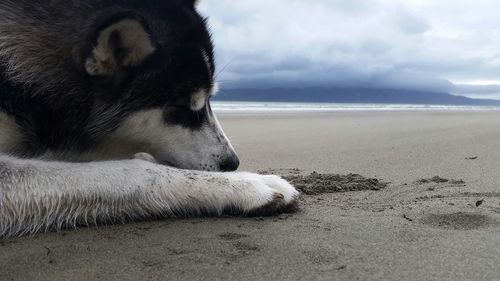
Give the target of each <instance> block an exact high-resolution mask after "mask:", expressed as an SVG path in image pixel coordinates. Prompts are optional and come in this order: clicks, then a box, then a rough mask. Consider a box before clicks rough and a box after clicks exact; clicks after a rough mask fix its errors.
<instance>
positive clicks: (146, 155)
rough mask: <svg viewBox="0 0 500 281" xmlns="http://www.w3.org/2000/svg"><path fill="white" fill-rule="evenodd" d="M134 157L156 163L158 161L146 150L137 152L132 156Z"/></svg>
mask: <svg viewBox="0 0 500 281" xmlns="http://www.w3.org/2000/svg"><path fill="white" fill-rule="evenodd" d="M132 159H139V160H144V161H148V162H151V163H155V164H156V163H157V162H156V159H155V158H154V157H153V155H151V154H149V153H146V152H141V153H137V154H135V155H134V157H132Z"/></svg>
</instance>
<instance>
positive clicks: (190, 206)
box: [0, 157, 299, 236]
mask: <svg viewBox="0 0 500 281" xmlns="http://www.w3.org/2000/svg"><path fill="white" fill-rule="evenodd" d="M298 194H299V193H298V192H297V191H296V190H295V188H293V187H292V186H291V185H290V184H288V183H287V182H286V181H284V180H282V179H281V178H279V177H276V176H261V175H256V174H250V173H210V172H196V171H186V170H179V169H175V168H170V167H165V166H162V165H158V164H155V163H152V162H149V161H144V160H139V159H135V160H128V161H111V162H94V163H61V162H45V161H33V160H20V159H13V158H7V157H0V236H9V235H20V234H29V233H35V232H39V231H48V230H53V229H60V228H65V227H74V226H77V225H89V224H95V223H99V222H116V221H125V220H129V219H141V218H145V217H168V216H191V215H200V214H214V215H221V214H224V213H225V212H230V213H233V214H234V213H240V214H257V215H260V214H273V213H277V212H281V211H284V210H286V209H287V208H288V207H289V206H290V205H292V204H293V203H294V201H295V200H296V199H297V196H298Z"/></svg>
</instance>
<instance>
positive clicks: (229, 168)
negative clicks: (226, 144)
mask: <svg viewBox="0 0 500 281" xmlns="http://www.w3.org/2000/svg"><path fill="white" fill-rule="evenodd" d="M239 166H240V159H238V156H236V155H233V156H230V157H228V158H226V159H225V160H224V161H222V163H221V164H220V166H219V168H220V170H221V171H222V172H233V171H236V170H238V167H239Z"/></svg>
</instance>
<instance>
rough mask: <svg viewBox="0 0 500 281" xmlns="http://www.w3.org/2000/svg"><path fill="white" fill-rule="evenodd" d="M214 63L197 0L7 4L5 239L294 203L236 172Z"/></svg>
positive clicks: (1, 177) (0, 175)
mask: <svg viewBox="0 0 500 281" xmlns="http://www.w3.org/2000/svg"><path fill="white" fill-rule="evenodd" d="M213 57H214V55H213V46H212V41H211V39H210V34H209V32H208V30H207V27H206V20H205V19H204V18H202V17H201V16H200V15H199V14H198V13H197V11H196V1H194V0H143V1H136V0H85V1H81V0H44V1H41V0H2V1H0V155H1V156H0V237H6V236H13V235H23V234H32V233H36V232H40V231H50V230H57V229H61V228H67V227H76V226H79V225H94V224H97V223H101V222H106V223H110V222H111V223H112V222H123V221H129V220H135V219H143V218H149V217H172V216H192V215H202V214H203V215H221V214H224V213H231V214H249V215H264V214H275V213H279V212H283V211H286V210H287V209H288V208H289V207H290V206H293V205H294V202H295V201H296V198H297V196H298V192H297V191H296V189H295V188H294V187H292V186H291V185H290V184H289V183H287V182H286V181H284V180H282V179H281V178H279V177H277V176H261V175H256V174H250V173H235V172H233V171H235V170H236V169H237V168H238V165H239V160H238V158H237V156H236V154H235V152H234V149H233V147H232V146H231V144H230V143H229V140H228V139H227V137H226V136H225V134H224V133H223V131H222V129H221V127H220V125H219V123H218V121H217V119H216V117H215V116H214V114H213V112H212V110H211V108H210V97H211V96H212V95H213V94H214V93H215V91H216V86H215V84H216V83H215V81H214V76H215V75H214V73H215V71H216V70H215V65H214V58H213Z"/></svg>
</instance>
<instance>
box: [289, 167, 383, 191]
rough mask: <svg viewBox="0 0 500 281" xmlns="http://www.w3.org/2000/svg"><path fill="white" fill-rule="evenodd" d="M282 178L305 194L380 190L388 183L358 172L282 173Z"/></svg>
mask: <svg viewBox="0 0 500 281" xmlns="http://www.w3.org/2000/svg"><path fill="white" fill-rule="evenodd" d="M283 178H284V179H286V180H288V181H289V182H290V183H292V184H293V185H294V186H295V187H296V188H297V189H299V190H300V191H301V192H302V193H304V194H307V195H318V194H323V193H333V192H348V191H361V190H380V189H382V188H385V187H387V185H388V183H385V182H382V181H380V180H378V179H373V178H365V177H363V176H361V175H358V174H348V175H337V174H319V173H316V172H313V173H311V174H310V175H301V174H292V175H284V176H283Z"/></svg>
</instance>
